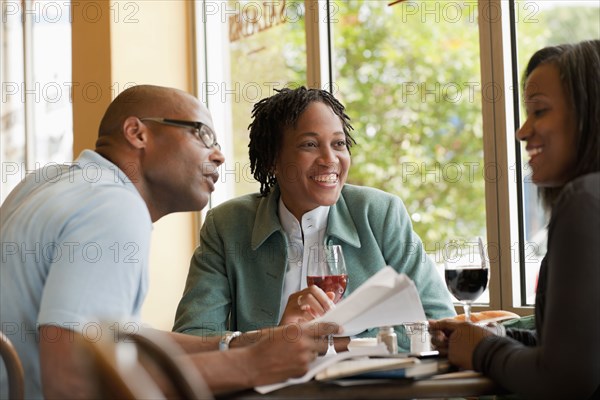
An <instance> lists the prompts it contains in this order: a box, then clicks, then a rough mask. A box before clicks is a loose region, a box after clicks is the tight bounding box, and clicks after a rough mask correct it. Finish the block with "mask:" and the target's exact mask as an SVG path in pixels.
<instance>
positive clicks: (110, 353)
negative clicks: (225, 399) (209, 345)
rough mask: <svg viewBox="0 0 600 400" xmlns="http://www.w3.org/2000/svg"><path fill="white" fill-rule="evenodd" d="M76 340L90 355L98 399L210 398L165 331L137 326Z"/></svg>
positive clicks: (205, 386)
mask: <svg viewBox="0 0 600 400" xmlns="http://www.w3.org/2000/svg"><path fill="white" fill-rule="evenodd" d="M103 331H104V332H111V333H113V332H114V331H110V330H103ZM80 339H82V340H83V341H84V346H83V348H84V350H86V352H87V353H88V355H89V354H91V355H92V357H90V359H91V365H90V371H91V372H90V373H89V376H90V380H91V381H93V383H92V385H91V386H92V391H93V392H94V393H95V396H96V397H98V398H119V399H126V400H137V399H150V398H151V399H166V398H178V399H188V400H192V399H194V400H195V399H212V398H213V397H212V394H211V393H210V390H209V389H208V387H207V385H206V384H205V383H204V380H203V378H202V376H201V375H200V373H199V372H198V370H197V368H195V366H194V365H193V364H192V363H191V361H190V360H189V359H188V358H187V356H185V353H184V352H183V350H182V349H181V348H180V347H179V345H177V343H175V342H174V341H173V340H172V339H171V338H170V337H169V336H168V334H167V333H166V332H159V331H155V330H150V329H141V330H140V331H139V332H138V333H136V334H127V333H124V332H116V333H114V334H108V335H102V337H101V338H100V339H99V340H94V341H86V340H85V339H84V338H83V336H81V337H80Z"/></svg>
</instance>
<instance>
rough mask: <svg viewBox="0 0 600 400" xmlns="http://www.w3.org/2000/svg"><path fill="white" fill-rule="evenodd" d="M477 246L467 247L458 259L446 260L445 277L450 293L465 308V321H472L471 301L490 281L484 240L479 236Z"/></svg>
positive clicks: (479, 294) (475, 298)
mask: <svg viewBox="0 0 600 400" xmlns="http://www.w3.org/2000/svg"><path fill="white" fill-rule="evenodd" d="M473 243H476V244H477V246H470V247H467V251H466V252H464V254H459V255H458V257H457V259H456V260H452V261H451V260H446V262H445V268H444V278H445V280H446V286H447V287H448V290H449V291H450V293H452V294H453V295H454V297H456V299H458V300H459V301H460V302H461V303H462V305H463V308H464V310H465V321H467V322H469V321H471V303H472V302H474V301H475V300H477V299H478V298H479V296H481V294H482V293H483V292H484V291H485V288H486V287H487V282H488V274H489V268H488V263H487V259H486V256H485V251H484V246H483V241H482V240H481V238H478V240H477V242H469V244H473Z"/></svg>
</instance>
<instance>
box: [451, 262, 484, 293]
mask: <svg viewBox="0 0 600 400" xmlns="http://www.w3.org/2000/svg"><path fill="white" fill-rule="evenodd" d="M444 274H445V278H446V286H448V289H449V290H450V293H452V294H453V295H454V297H456V298H457V299H458V300H460V301H475V300H477V299H478V298H479V296H481V294H482V293H483V292H484V291H485V288H486V287H487V282H488V269H487V268H481V267H476V268H457V269H447V270H445V271H444Z"/></svg>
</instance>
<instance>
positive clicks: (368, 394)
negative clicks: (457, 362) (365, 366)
mask: <svg viewBox="0 0 600 400" xmlns="http://www.w3.org/2000/svg"><path fill="white" fill-rule="evenodd" d="M448 376H449V378H447V379H423V380H417V381H410V380H394V381H381V382H378V383H376V384H366V385H357V386H338V385H336V384H333V383H325V382H317V381H311V382H308V383H304V384H301V385H294V386H288V387H285V388H283V389H279V390H276V391H274V392H271V393H267V394H264V395H261V394H260V393H257V392H255V391H254V390H247V391H243V392H238V393H233V394H230V395H228V396H220V397H218V399H220V400H250V399H271V400H274V399H285V400H292V399H302V400H305V399H311V400H313V399H314V400H317V399H323V400H329V399H344V400H349V399H373V400H378V399H414V398H425V399H426V398H440V397H442V398H444V397H461V396H483V395H493V394H502V393H506V392H505V391H504V390H502V389H501V388H500V387H499V386H498V385H496V384H495V383H494V382H493V381H492V380H490V379H489V378H486V377H484V376H479V375H475V374H463V373H457V374H455V375H448ZM450 376H454V378H450Z"/></svg>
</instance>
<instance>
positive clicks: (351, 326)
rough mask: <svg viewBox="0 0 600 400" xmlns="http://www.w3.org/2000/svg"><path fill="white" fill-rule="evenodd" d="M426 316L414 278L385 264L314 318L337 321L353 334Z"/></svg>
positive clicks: (345, 331) (322, 320)
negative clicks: (333, 305)
mask: <svg viewBox="0 0 600 400" xmlns="http://www.w3.org/2000/svg"><path fill="white" fill-rule="evenodd" d="M425 320H426V317H425V311H423V305H422V304H421V299H420V298H419V293H418V292H417V288H416V287H415V284H414V283H413V281H412V280H410V278H409V277H407V276H406V275H405V274H398V273H397V272H396V271H395V270H394V269H393V268H392V267H385V268H383V269H382V270H380V271H379V272H377V273H376V274H375V275H373V276H372V277H371V278H369V279H368V280H367V281H366V282H365V283H363V284H362V285H361V286H360V287H359V288H358V289H357V290H356V291H354V293H352V294H350V295H349V296H348V297H346V298H345V299H343V300H342V301H340V302H339V303H338V304H337V305H336V307H335V308H333V309H331V310H330V311H329V312H327V313H326V314H324V315H322V316H321V317H319V318H317V319H315V320H314V322H315V323H316V322H333V323H336V324H338V325H340V326H341V327H342V328H343V333H344V336H351V335H355V334H358V333H360V332H362V331H364V330H365V329H370V328H375V327H379V326H389V325H401V324H403V323H407V322H417V321H425Z"/></svg>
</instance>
